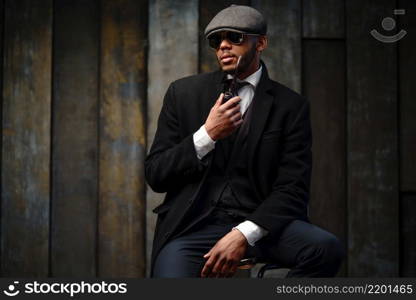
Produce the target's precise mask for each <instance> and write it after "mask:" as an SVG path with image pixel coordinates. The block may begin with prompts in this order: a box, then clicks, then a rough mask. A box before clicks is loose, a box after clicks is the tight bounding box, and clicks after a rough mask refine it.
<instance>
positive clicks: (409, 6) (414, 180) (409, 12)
mask: <svg viewBox="0 0 416 300" xmlns="http://www.w3.org/2000/svg"><path fill="white" fill-rule="evenodd" d="M399 5H400V7H401V8H405V9H406V15H404V16H401V17H400V19H399V22H398V23H399V28H400V29H402V30H406V31H407V32H408V34H407V35H406V38H403V40H402V41H400V43H399V44H398V51H399V56H398V58H399V60H398V63H399V66H398V67H399V74H398V76H399V101H400V102H399V119H400V123H399V141H400V143H399V148H400V156H399V157H400V171H401V172H400V200H401V207H400V208H401V214H400V219H401V222H400V224H401V234H400V237H401V240H400V250H401V252H400V258H401V262H400V276H407V277H415V276H416V268H415V267H414V266H416V243H415V236H416V218H415V216H414V214H413V212H415V211H416V159H415V153H416V103H415V101H414V99H415V98H416V85H415V83H414V81H415V80H414V78H415V66H416V55H415V49H416V35H415V32H416V2H415V1H411V0H400V1H399Z"/></svg>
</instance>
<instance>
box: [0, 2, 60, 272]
mask: <svg viewBox="0 0 416 300" xmlns="http://www.w3.org/2000/svg"><path fill="white" fill-rule="evenodd" d="M4 9H5V16H6V18H5V19H4V27H5V31H4V33H5V35H4V66H3V102H2V103H3V120H2V121H3V128H2V130H3V131H2V132H3V134H2V139H3V143H2V146H3V148H2V172H1V175H2V203H1V204H2V215H1V233H2V235H1V238H2V239H1V267H2V273H3V274H4V275H7V276H23V274H24V276H46V275H48V270H49V264H48V260H49V230H50V228H49V205H50V168H49V163H50V152H51V147H50V144H51V143H50V140H51V135H50V132H51V61H52V60H51V47H52V1H42V2H33V1H30V0H24V1H12V0H7V1H5V8H4Z"/></svg>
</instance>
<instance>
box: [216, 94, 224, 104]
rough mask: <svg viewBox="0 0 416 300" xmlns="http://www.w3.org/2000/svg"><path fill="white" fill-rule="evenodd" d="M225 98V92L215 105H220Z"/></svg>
mask: <svg viewBox="0 0 416 300" xmlns="http://www.w3.org/2000/svg"><path fill="white" fill-rule="evenodd" d="M223 99H224V93H221V94H220V96H219V97H218V99H217V101H215V106H217V107H218V106H220V105H221V104H222V101H223Z"/></svg>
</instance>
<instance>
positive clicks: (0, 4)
mask: <svg viewBox="0 0 416 300" xmlns="http://www.w3.org/2000/svg"><path fill="white" fill-rule="evenodd" d="M0 15H1V16H2V17H1V19H0V95H1V96H2V101H1V104H0V126H1V139H0V151H1V153H3V134H4V133H3V45H4V43H3V38H4V36H3V28H4V21H5V20H4V15H5V14H4V0H0ZM2 156H3V155H1V156H0V170H3V168H2V164H3V162H2ZM1 172H3V171H1ZM2 184H3V182H2V180H0V199H1V200H0V201H3V192H2V190H3V189H2ZM1 206H2V204H1V202H0V216H1V215H2V208H1ZM2 236H3V233H2V226H1V221H0V276H1V275H2V273H3V271H2V263H1V261H2V258H1V257H2V255H3V253H2V251H3V249H2V247H1V243H2V242H1V241H2Z"/></svg>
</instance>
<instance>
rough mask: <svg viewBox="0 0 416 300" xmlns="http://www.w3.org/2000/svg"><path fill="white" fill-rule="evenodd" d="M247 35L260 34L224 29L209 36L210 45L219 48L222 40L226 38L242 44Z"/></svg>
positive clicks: (236, 43)
mask: <svg viewBox="0 0 416 300" xmlns="http://www.w3.org/2000/svg"><path fill="white" fill-rule="evenodd" d="M246 35H258V34H249V33H240V32H234V31H222V32H218V33H213V34H211V35H210V36H209V38H208V43H209V46H210V47H211V48H213V49H218V47H219V46H220V44H221V42H222V41H223V40H224V39H225V40H227V41H229V42H231V43H233V44H234V45H241V44H242V43H243V42H244V38H245V36H246Z"/></svg>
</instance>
